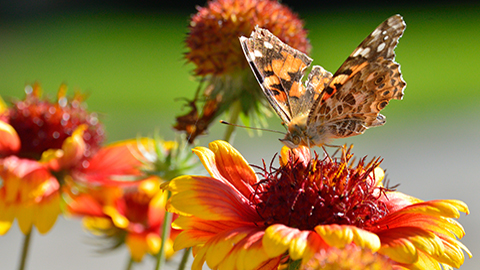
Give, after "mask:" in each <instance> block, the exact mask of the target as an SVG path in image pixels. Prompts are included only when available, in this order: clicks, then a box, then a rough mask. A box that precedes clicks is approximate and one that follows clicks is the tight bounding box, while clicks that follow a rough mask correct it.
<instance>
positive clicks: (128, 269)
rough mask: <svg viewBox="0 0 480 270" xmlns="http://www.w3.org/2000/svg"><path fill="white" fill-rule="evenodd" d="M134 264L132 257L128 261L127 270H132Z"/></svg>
mask: <svg viewBox="0 0 480 270" xmlns="http://www.w3.org/2000/svg"><path fill="white" fill-rule="evenodd" d="M133 263H134V261H133V258H132V256H130V258H129V259H128V263H127V267H126V268H125V270H132V267H133Z"/></svg>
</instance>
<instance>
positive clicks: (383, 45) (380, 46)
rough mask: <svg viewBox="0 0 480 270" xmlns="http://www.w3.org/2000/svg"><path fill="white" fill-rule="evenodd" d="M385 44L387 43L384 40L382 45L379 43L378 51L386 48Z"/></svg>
mask: <svg viewBox="0 0 480 270" xmlns="http://www.w3.org/2000/svg"><path fill="white" fill-rule="evenodd" d="M385 46H386V45H385V43H384V42H382V43H380V45H378V47H377V52H380V51H382V50H383V49H385Z"/></svg>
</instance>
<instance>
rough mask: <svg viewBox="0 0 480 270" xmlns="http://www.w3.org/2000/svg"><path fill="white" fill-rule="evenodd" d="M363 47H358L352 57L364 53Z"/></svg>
mask: <svg viewBox="0 0 480 270" xmlns="http://www.w3.org/2000/svg"><path fill="white" fill-rule="evenodd" d="M362 51H363V49H362V48H360V47H358V48H357V49H356V50H355V51H354V52H353V53H352V57H357V56H358V55H359V54H360V53H362Z"/></svg>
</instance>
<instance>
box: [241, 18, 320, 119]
mask: <svg viewBox="0 0 480 270" xmlns="http://www.w3.org/2000/svg"><path fill="white" fill-rule="evenodd" d="M240 42H241V45H242V49H243V52H244V53H245V57H246V58H247V60H248V63H249V64H250V67H251V68H252V70H253V73H254V75H255V77H256V78H257V80H258V82H259V84H260V85H261V88H262V90H263V93H264V94H265V96H266V97H267V100H268V101H269V102H270V104H271V106H272V107H273V108H274V109H275V111H276V112H277V114H278V115H279V116H280V118H281V119H282V120H283V121H284V123H286V124H288V123H289V122H290V121H291V120H292V118H293V117H295V116H297V115H299V114H302V113H305V114H307V113H308V112H309V111H310V108H311V105H312V103H313V102H310V101H312V100H314V98H313V95H312V94H311V93H310V92H309V91H307V89H306V88H305V86H304V85H302V77H303V75H304V74H305V70H306V69H307V68H308V66H309V65H310V63H311V62H312V59H310V58H309V57H308V56H307V55H306V54H304V53H302V52H300V51H298V50H296V49H294V48H292V47H290V46H288V45H286V44H285V43H283V42H282V41H281V40H280V39H278V38H277V37H275V36H274V35H273V34H272V33H270V32H269V31H268V30H266V29H262V28H258V27H256V28H255V30H254V31H253V32H252V35H251V36H250V38H246V37H241V38H240ZM305 101H309V102H310V103H305Z"/></svg>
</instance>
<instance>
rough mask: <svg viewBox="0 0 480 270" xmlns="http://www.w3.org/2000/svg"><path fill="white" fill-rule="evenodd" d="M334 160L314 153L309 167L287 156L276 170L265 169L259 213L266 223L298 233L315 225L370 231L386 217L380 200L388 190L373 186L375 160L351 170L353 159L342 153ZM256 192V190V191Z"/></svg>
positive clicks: (377, 160) (377, 162)
mask: <svg viewBox="0 0 480 270" xmlns="http://www.w3.org/2000/svg"><path fill="white" fill-rule="evenodd" d="M342 156H343V157H342V158H340V160H338V159H334V160H332V159H330V158H329V157H328V158H324V159H321V160H319V158H318V155H316V157H315V158H312V159H311V160H310V161H309V162H308V164H307V165H305V164H304V163H301V162H297V161H295V160H294V158H290V160H289V162H288V164H286V165H285V166H281V167H280V168H278V169H275V168H270V169H266V168H264V169H263V177H264V179H263V180H262V181H260V183H259V185H261V186H263V187H262V188H261V190H262V192H261V194H258V196H259V198H260V200H259V202H258V203H257V204H256V208H257V212H258V213H259V214H260V215H261V216H262V217H263V218H264V220H265V225H266V226H269V225H272V224H278V223H280V224H285V225H287V226H289V227H293V228H298V229H302V230H312V229H313V228H314V227H315V226H317V225H326V224H340V225H354V226H356V227H359V228H364V227H368V226H369V225H370V224H372V223H374V222H375V221H376V220H379V219H381V218H382V217H384V216H385V215H386V214H387V208H386V205H385V204H384V203H383V202H381V201H379V200H378V199H379V197H380V195H381V194H382V193H383V192H384V191H385V190H386V189H385V188H383V187H379V186H376V184H375V183H376V182H375V179H374V174H373V171H374V169H375V168H376V167H378V165H379V164H380V161H379V159H375V160H372V161H371V162H370V163H369V164H365V158H363V159H361V160H360V161H359V162H358V164H357V165H356V166H353V165H352V163H353V162H350V161H351V158H352V156H353V155H351V154H349V152H344V153H343V155H342ZM258 190H260V189H258Z"/></svg>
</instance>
